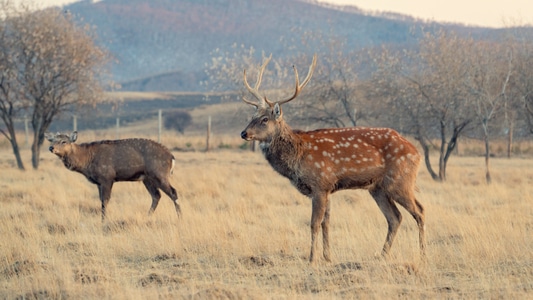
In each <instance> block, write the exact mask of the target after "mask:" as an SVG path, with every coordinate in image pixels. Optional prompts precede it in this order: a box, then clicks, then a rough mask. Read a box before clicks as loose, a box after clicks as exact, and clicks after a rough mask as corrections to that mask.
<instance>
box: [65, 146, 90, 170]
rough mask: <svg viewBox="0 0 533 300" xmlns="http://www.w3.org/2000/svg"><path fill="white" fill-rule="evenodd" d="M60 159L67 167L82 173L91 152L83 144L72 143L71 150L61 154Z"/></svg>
mask: <svg viewBox="0 0 533 300" xmlns="http://www.w3.org/2000/svg"><path fill="white" fill-rule="evenodd" d="M61 160H62V161H63V164H64V165H65V167H67V169H69V170H71V171H76V172H79V173H83V171H84V170H85V169H86V168H87V165H88V163H89V161H90V160H91V154H90V151H89V150H88V149H87V147H84V146H83V145H74V146H73V147H72V152H71V153H69V154H68V155H65V156H63V157H62V158H61Z"/></svg>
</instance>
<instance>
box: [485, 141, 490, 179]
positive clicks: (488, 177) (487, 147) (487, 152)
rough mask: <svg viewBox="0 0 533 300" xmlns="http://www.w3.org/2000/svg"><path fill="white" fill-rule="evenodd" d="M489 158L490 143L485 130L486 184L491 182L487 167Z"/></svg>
mask: <svg viewBox="0 0 533 300" xmlns="http://www.w3.org/2000/svg"><path fill="white" fill-rule="evenodd" d="M489 159H490V144H489V135H488V133H486V132H485V180H486V181H487V184H490V183H491V182H492V178H491V177H490V168H489Z"/></svg>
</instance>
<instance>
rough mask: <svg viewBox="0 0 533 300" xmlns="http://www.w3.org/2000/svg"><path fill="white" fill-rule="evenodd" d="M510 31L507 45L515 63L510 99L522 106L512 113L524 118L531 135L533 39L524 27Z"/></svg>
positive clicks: (512, 109)
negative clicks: (517, 101) (509, 46)
mask: <svg viewBox="0 0 533 300" xmlns="http://www.w3.org/2000/svg"><path fill="white" fill-rule="evenodd" d="M509 31H510V32H509V40H508V41H507V43H508V44H509V45H511V47H512V49H513V50H512V51H513V54H514V61H515V63H514V64H513V75H512V78H511V83H510V86H511V88H510V90H511V91H510V96H509V97H510V99H511V100H517V99H518V100H519V102H520V105H519V106H518V107H516V106H513V107H512V108H511V111H515V112H516V115H517V116H518V117H520V116H522V117H524V118H525V120H526V122H527V123H528V125H529V131H530V133H533V40H532V38H533V37H532V36H531V31H530V30H527V28H524V27H516V28H514V29H510V30H509ZM514 108H516V109H514Z"/></svg>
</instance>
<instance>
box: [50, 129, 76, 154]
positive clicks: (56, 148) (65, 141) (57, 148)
mask: <svg viewBox="0 0 533 300" xmlns="http://www.w3.org/2000/svg"><path fill="white" fill-rule="evenodd" d="M45 138H46V139H47V140H48V141H49V142H50V143H52V145H50V148H48V150H50V152H52V153H53V154H55V155H57V156H59V157H64V156H65V155H67V154H69V153H70V152H72V143H74V142H75V141H76V140H77V139H78V132H77V131H74V132H72V133H71V134H70V136H69V135H66V134H62V133H59V132H58V133H55V134H53V133H48V132H47V133H45Z"/></svg>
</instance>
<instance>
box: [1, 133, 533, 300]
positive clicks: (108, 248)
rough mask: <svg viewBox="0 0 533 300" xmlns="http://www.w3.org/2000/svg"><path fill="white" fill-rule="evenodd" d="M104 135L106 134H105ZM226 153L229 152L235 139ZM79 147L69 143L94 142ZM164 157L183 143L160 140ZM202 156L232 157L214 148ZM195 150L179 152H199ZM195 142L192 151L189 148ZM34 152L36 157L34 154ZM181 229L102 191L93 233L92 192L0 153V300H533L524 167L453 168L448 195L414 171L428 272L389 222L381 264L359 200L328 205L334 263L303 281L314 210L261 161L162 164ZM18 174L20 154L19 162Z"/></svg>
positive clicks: (174, 220) (142, 205) (376, 215)
mask: <svg viewBox="0 0 533 300" xmlns="http://www.w3.org/2000/svg"><path fill="white" fill-rule="evenodd" d="M108 134H109V135H112V134H113V133H112V132H109V133H108ZM237 137H238V136H237ZM98 138H100V135H99V134H97V133H93V132H83V133H80V141H81V142H83V141H88V140H91V139H98ZM164 138H165V139H166V140H167V141H168V144H170V145H171V147H173V146H172V145H175V146H180V147H181V144H180V143H182V142H181V141H179V142H178V141H174V140H170V138H167V137H164ZM217 138H218V139H220V140H216V141H215V142H214V143H215V144H218V143H228V144H231V143H240V141H237V140H233V137H232V136H231V137H223V136H218V137H217ZM194 141H195V140H193V139H191V140H190V143H195V142H194ZM202 141H204V138H203V137H198V138H197V143H198V145H200V144H201V142H202ZM43 151H44V150H43ZM174 154H175V156H176V159H177V166H178V167H177V169H176V171H175V172H174V175H173V176H172V184H173V185H174V187H175V188H176V189H177V191H178V194H179V197H180V199H179V201H180V204H181V207H182V211H183V216H182V217H181V218H178V217H177V216H176V214H175V211H174V208H173V205H172V203H171V201H170V200H169V199H168V198H167V197H166V196H163V199H161V202H160V205H159V207H158V209H157V210H156V212H155V213H154V214H153V215H152V216H148V215H147V212H148V209H149V206H150V204H151V200H150V196H149V194H148V193H147V192H146V191H145V190H144V187H143V186H142V184H140V183H117V184H116V185H115V186H114V189H113V194H112V198H111V202H110V205H109V207H108V219H107V221H105V222H104V223H102V222H101V219H100V211H99V207H100V203H99V200H98V193H97V189H96V186H94V185H92V184H90V183H89V182H88V181H87V180H86V179H85V178H84V177H83V176H82V175H80V174H77V173H73V172H71V171H69V170H67V169H66V168H65V167H64V166H63V165H62V164H61V162H60V161H59V160H58V159H57V158H56V157H54V156H53V155H52V154H50V153H49V152H47V151H44V152H43V153H42V162H41V166H40V168H39V170H37V171H34V170H27V171H19V170H17V169H15V168H14V167H13V157H12V154H11V152H10V150H9V148H8V147H5V146H4V147H1V148H0V202H1V207H2V210H1V211H0V232H2V242H1V243H0V298H6V299H14V298H19V299H22V298H24V299H31V298H54V299H58V298H76V299H79V298H84V299H105V298H108V299H154V298H160V299H180V298H185V299H193V298H194V299H203V298H212V299H215V298H216V299H241V298H251V299H270V298H275V299H309V298H311V297H312V298H315V299H331V298H406V299H410V298H430V299H433V298H503V299H511V298H515V299H520V298H521V299H524V298H530V297H532V295H533V239H531V236H533V205H532V204H533V159H523V158H515V159H503V158H493V159H492V160H491V166H492V175H493V184H491V185H486V184H485V182H484V166H483V159H482V158H481V157H452V158H451V160H450V163H449V165H448V181H447V182H445V183H436V182H434V181H432V180H431V179H430V177H429V176H428V174H427V171H425V169H421V170H420V175H419V180H418V185H419V188H420V192H419V194H418V195H417V198H418V199H419V200H420V201H421V202H422V203H423V204H424V206H425V208H426V220H427V238H428V261H427V263H425V264H424V263H422V262H421V261H420V259H419V257H418V242H417V238H418V235H417V229H416V225H415V222H414V220H413V219H412V218H411V217H410V216H409V215H408V214H407V213H406V211H405V210H403V209H402V210H401V211H402V213H403V215H404V221H403V223H402V226H401V227H400V231H399V233H398V235H397V238H396V241H395V244H394V245H393V248H392V251H391V252H392V256H391V257H390V258H389V259H388V260H384V259H382V258H380V257H378V256H376V253H379V251H380V249H381V247H382V244H383V242H384V239H385V234H386V232H387V225H386V222H385V218H384V217H383V216H382V214H381V212H380V211H379V209H378V208H377V206H376V204H375V203H374V201H373V200H372V198H371V197H370V196H369V195H368V193H367V192H366V191H344V192H339V193H337V194H334V195H333V197H332V219H331V228H330V241H331V244H332V245H331V246H332V256H333V258H334V259H333V262H331V263H327V262H325V261H323V260H319V262H318V264H316V265H309V263H308V261H307V259H308V255H309V247H310V229H309V221H310V215H311V204H310V201H309V200H308V199H307V198H305V197H303V196H301V195H300V194H298V193H297V191H296V190H295V189H294V188H293V187H292V186H291V185H290V183H289V182H288V181H287V180H286V179H284V178H282V177H281V176H279V175H278V174H276V173H274V171H273V170H272V169H271V167H270V166H269V165H268V164H267V163H266V161H265V160H264V158H263V157H262V156H261V155H260V154H259V153H252V152H248V151H242V150H239V149H231V150H220V149H218V150H216V151H212V152H208V153H204V152H200V151H196V152H174ZM23 157H24V159H25V163H26V165H27V167H29V166H30V162H29V157H30V154H29V151H28V150H26V149H25V150H23Z"/></svg>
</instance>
